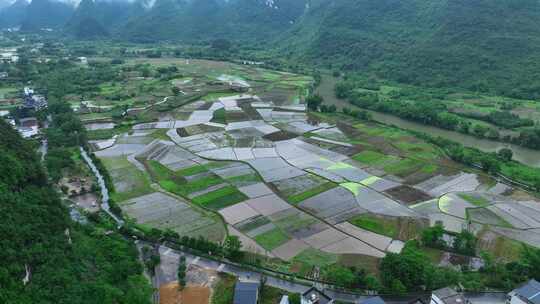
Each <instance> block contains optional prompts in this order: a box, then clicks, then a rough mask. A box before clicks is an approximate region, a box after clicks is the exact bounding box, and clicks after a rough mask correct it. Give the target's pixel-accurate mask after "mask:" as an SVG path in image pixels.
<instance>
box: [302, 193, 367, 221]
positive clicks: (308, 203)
mask: <svg viewBox="0 0 540 304" xmlns="http://www.w3.org/2000/svg"><path fill="white" fill-rule="evenodd" d="M298 206H299V207H300V208H302V209H305V210H307V211H308V212H310V213H313V214H315V215H316V216H317V217H320V218H323V219H325V220H327V221H329V222H331V223H333V224H336V223H340V222H343V221H346V220H347V219H349V218H350V217H353V216H355V215H356V214H360V213H363V212H365V211H364V210H363V209H362V208H361V207H360V206H359V204H358V203H357V201H356V198H355V197H354V196H353V195H352V193H351V192H350V191H348V190H347V189H345V188H343V187H337V188H334V189H331V190H328V191H326V192H323V193H321V194H319V195H316V196H313V197H311V198H308V199H307V200H304V201H303V202H301V203H300V204H299V205H298Z"/></svg>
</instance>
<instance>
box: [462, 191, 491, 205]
mask: <svg viewBox="0 0 540 304" xmlns="http://www.w3.org/2000/svg"><path fill="white" fill-rule="evenodd" d="M458 196H459V197H461V198H462V199H464V200H466V201H467V202H469V203H471V204H473V205H475V206H476V207H485V206H487V205H489V201H488V200H487V199H485V198H483V197H481V196H475V195H470V194H466V193H460V194H458Z"/></svg>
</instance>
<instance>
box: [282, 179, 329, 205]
mask: <svg viewBox="0 0 540 304" xmlns="http://www.w3.org/2000/svg"><path fill="white" fill-rule="evenodd" d="M335 187H337V184H336V183H332V182H327V183H324V184H322V185H320V186H318V187H316V188H313V189H310V190H308V191H304V192H302V193H298V194H295V195H291V196H289V197H287V200H288V201H289V202H290V203H291V204H298V203H300V202H302V201H304V200H306V199H308V198H310V197H313V196H315V195H317V194H320V193H323V192H325V191H328V190H330V189H333V188H335Z"/></svg>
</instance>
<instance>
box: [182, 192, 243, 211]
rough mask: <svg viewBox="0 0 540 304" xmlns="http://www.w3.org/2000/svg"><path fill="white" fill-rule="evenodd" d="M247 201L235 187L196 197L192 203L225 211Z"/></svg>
mask: <svg viewBox="0 0 540 304" xmlns="http://www.w3.org/2000/svg"><path fill="white" fill-rule="evenodd" d="M246 199H247V196H245V195H244V194H243V193H242V192H240V191H238V189H236V188H235V187H233V186H227V187H223V188H220V189H217V190H215V191H212V192H208V193H205V194H203V195H199V196H197V197H194V198H193V199H192V201H193V202H194V203H195V204H197V205H200V206H203V207H206V208H210V209H213V210H219V209H223V208H225V207H228V206H232V205H234V204H236V203H239V202H242V201H244V200H246Z"/></svg>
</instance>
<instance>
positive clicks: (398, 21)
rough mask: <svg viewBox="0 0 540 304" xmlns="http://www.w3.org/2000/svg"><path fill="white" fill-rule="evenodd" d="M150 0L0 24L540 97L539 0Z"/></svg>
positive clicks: (52, 7)
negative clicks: (228, 44)
mask: <svg viewBox="0 0 540 304" xmlns="http://www.w3.org/2000/svg"><path fill="white" fill-rule="evenodd" d="M151 3H152V2H148V1H133V2H129V3H123V2H122V3H116V2H109V1H100V0H99V1H90V0H85V1H82V2H81V3H80V5H79V6H78V7H76V8H72V7H71V8H70V7H66V6H65V5H60V4H59V2H56V1H54V0H39V1H37V0H36V1H34V2H32V3H31V4H30V5H28V4H27V3H26V2H24V1H22V0H21V1H18V2H15V3H14V4H13V5H11V6H8V7H5V8H4V9H2V10H0V26H3V27H7V26H17V25H19V26H21V25H22V26H23V29H26V30H35V29H39V28H42V27H52V28H55V29H56V30H57V31H64V32H65V33H67V34H70V35H74V36H75V37H77V38H83V39H88V38H94V39H95V38H98V37H103V38H112V39H118V40H129V41H135V42H152V43H155V42H160V41H176V42H182V43H195V42H196V43H200V42H201V41H212V40H215V39H223V38H225V39H229V40H231V41H234V42H235V43H234V44H235V46H237V47H239V48H242V47H245V48H252V47H256V48H258V49H259V50H263V51H262V53H263V54H264V55H268V53H272V54H273V55H274V56H279V57H280V58H284V59H286V60H288V61H289V62H303V63H305V64H319V65H321V66H324V67H327V68H332V69H340V70H343V71H348V72H350V73H354V72H358V73H364V74H365V73H369V74H370V75H372V76H373V77H378V78H381V79H390V80H394V81H398V82H402V83H408V84H413V85H420V86H426V87H428V86H429V87H457V88H463V89H466V90H471V91H481V92H490V93H496V94H499V95H506V96H512V97H518V98H527V99H535V98H538V97H540V95H539V94H540V93H539V92H540V83H539V82H538V81H537V79H539V78H540V77H538V76H539V73H540V72H539V71H540V69H539V67H538V62H540V60H539V59H540V28H539V27H538V26H537V20H538V19H539V18H540V2H538V1H534V0H501V1H491V0H467V1H465V0H454V1H446V0H430V1H428V0H339V1H336V0H309V1H308V0H294V1H284V0H281V1H277V0H275V1H262V0H234V1H224V0H157V1H155V3H153V5H150V4H151ZM50 16H55V17H54V18H50ZM52 19H54V21H53V20H52Z"/></svg>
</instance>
